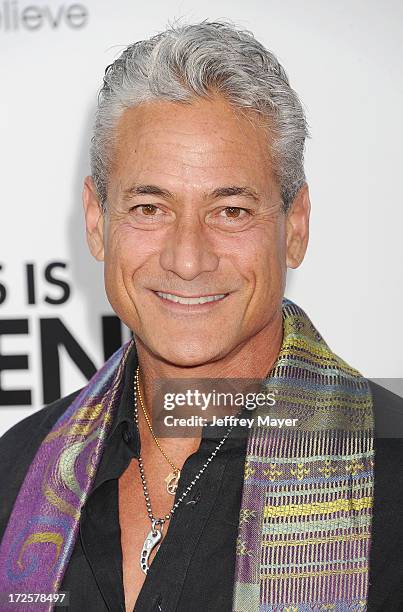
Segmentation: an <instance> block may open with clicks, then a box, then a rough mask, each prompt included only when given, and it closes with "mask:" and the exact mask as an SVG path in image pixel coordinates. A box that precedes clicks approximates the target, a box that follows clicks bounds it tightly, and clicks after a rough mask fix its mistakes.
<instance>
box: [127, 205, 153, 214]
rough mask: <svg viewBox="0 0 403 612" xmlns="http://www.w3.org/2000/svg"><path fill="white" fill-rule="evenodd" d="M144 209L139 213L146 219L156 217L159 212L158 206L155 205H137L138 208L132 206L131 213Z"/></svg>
mask: <svg viewBox="0 0 403 612" xmlns="http://www.w3.org/2000/svg"><path fill="white" fill-rule="evenodd" d="M140 208H141V209H142V211H141V212H140V211H138V212H139V213H140V214H141V215H142V216H144V217H155V216H156V211H157V210H159V208H158V206H155V204H137V206H132V208H131V209H130V212H133V211H136V212H137V209H140Z"/></svg>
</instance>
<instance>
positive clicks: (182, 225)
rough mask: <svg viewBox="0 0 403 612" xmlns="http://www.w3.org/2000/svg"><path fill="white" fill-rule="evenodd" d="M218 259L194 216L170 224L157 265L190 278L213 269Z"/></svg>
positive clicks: (184, 277) (186, 278)
mask: <svg viewBox="0 0 403 612" xmlns="http://www.w3.org/2000/svg"><path fill="white" fill-rule="evenodd" d="M218 262H219V258H218V256H217V254H216V253H215V252H214V249H213V247H212V245H211V242H210V241H209V240H208V238H207V237H206V234H205V232H204V229H203V226H202V225H201V222H200V220H199V219H198V218H193V219H190V218H187V219H182V220H181V221H180V222H178V223H177V224H176V225H175V226H174V227H172V231H171V232H169V235H167V236H166V242H165V244H164V246H163V249H162V251H161V255H160V264H161V267H162V268H163V269H164V270H166V271H168V272H174V273H175V274H177V275H178V276H180V277H181V278H182V279H184V280H193V279H194V278H196V277H197V276H198V275H199V274H201V273H202V272H214V270H216V268H217V267H218Z"/></svg>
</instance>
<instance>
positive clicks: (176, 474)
mask: <svg viewBox="0 0 403 612" xmlns="http://www.w3.org/2000/svg"><path fill="white" fill-rule="evenodd" d="M139 373H140V366H137V370H136V389H137V395H138V398H139V400H140V405H141V408H142V410H143V414H144V418H145V420H146V423H147V425H148V429H149V430H150V433H151V435H152V437H153V438H154V442H155V443H156V445H157V446H158V448H159V450H160V451H161V453H162V454H163V456H164V457H165V459H166V460H167V461H168V463H169V465H170V466H171V468H172V470H173V471H172V472H170V473H169V474H168V476H167V477H166V478H165V482H166V485H167V492H168V493H169V494H170V495H175V493H176V489H177V488H178V482H179V478H180V475H181V472H180V469H179V468H178V467H176V465H175V464H174V463H172V461H171V460H170V458H169V457H168V456H167V454H166V453H165V451H164V449H163V448H162V447H161V444H160V443H159V442H158V440H157V437H156V435H155V433H154V431H153V428H152V426H151V422H150V419H149V417H148V414H147V411H146V408H145V406H144V403H143V398H142V397H141V391H140V382H139Z"/></svg>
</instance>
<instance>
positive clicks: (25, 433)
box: [0, 390, 80, 465]
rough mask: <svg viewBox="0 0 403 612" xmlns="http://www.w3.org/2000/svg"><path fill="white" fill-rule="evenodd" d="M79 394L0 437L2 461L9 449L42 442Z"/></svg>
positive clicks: (14, 427)
mask: <svg viewBox="0 0 403 612" xmlns="http://www.w3.org/2000/svg"><path fill="white" fill-rule="evenodd" d="M79 392H80V390H78V391H74V393H71V394H70V395H66V396H65V397H62V398H61V399H58V400H56V401H55V402H52V403H51V404H48V405H47V406H44V407H43V408H41V409H40V410H37V411H36V412H34V413H33V414H30V415H29V416H27V417H26V418H25V419H22V420H21V421H19V422H18V423H16V424H15V425H14V426H13V427H11V428H10V429H9V430H7V431H6V432H5V433H4V434H3V435H2V436H1V437H0V459H3V458H4V455H3V452H4V451H5V450H6V449H7V448H10V449H12V448H14V447H15V445H16V444H17V445H18V446H19V445H20V444H21V443H22V444H24V446H25V445H26V444H32V443H34V442H35V441H36V440H38V441H39V442H41V441H42V439H43V438H44V437H45V436H46V435H47V434H48V433H49V431H50V430H51V429H52V427H53V425H54V424H55V423H56V421H57V419H58V418H59V417H60V416H61V415H62V414H63V412H64V411H65V410H66V409H67V408H68V406H69V405H70V404H71V402H72V401H73V400H74V398H75V397H76V396H77V395H78V393H79ZM0 465H1V464H0Z"/></svg>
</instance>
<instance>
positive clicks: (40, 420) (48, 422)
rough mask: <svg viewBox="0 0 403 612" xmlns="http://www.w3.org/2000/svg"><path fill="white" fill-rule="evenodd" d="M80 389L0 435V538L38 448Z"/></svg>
mask: <svg viewBox="0 0 403 612" xmlns="http://www.w3.org/2000/svg"><path fill="white" fill-rule="evenodd" d="M79 392H80V390H78V391H75V392H74V393H71V394H70V395H67V396H65V397H63V398H61V399H59V400H56V401H55V402H53V403H52V404H48V405H47V406H45V407H44V408H41V409H40V410H38V411H37V412H34V413H33V414H31V415H29V416H28V417H26V418H25V419H22V420H21V421H19V422H18V423H17V424H16V425H14V426H13V427H11V429H9V430H8V431H6V433H5V434H4V435H3V436H2V437H1V438H0V540H1V537H2V535H3V532H4V529H5V527H6V525H7V521H8V517H9V515H10V512H11V510H12V507H13V505H14V501H15V499H16V497H17V494H18V491H19V489H20V486H21V484H22V482H23V480H24V477H25V474H26V472H27V470H28V468H29V466H30V464H31V462H32V460H33V458H34V457H35V454H36V451H37V450H38V448H39V446H40V444H41V442H42V440H43V439H44V438H45V437H46V435H47V434H48V433H49V431H50V430H51V429H52V427H53V425H54V424H55V423H56V421H57V420H58V418H59V417H60V416H61V415H62V414H63V412H64V411H65V410H66V409H67V408H68V406H69V405H70V404H71V402H72V401H73V400H74V398H75V397H76V396H77V395H78V393H79Z"/></svg>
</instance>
